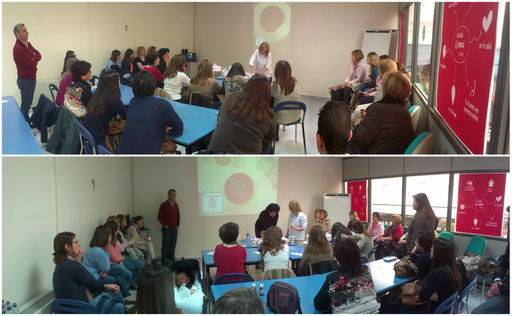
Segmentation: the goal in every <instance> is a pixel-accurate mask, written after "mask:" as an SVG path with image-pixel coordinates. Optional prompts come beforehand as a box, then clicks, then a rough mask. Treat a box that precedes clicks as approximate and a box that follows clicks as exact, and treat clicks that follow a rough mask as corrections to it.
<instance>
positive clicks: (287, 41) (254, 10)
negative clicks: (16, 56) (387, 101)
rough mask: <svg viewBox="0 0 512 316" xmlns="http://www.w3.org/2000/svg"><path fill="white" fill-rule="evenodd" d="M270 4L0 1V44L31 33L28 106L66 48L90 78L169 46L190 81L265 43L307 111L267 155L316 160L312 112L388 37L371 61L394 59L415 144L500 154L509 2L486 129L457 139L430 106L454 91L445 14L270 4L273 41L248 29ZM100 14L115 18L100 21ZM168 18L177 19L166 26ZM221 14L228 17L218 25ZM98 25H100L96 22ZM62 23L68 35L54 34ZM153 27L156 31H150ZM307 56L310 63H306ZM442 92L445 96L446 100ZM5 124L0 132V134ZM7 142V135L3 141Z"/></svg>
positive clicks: (388, 7) (504, 141)
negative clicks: (274, 14)
mask: <svg viewBox="0 0 512 316" xmlns="http://www.w3.org/2000/svg"><path fill="white" fill-rule="evenodd" d="M269 6H272V5H271V4H265V3H252V2H244V3H237V2H231V3H200V2H182V3H172V2H160V3H144V4H143V3H137V2H130V3H122V2H117V3H108V2H103V3H88V2H84V3H70V2H61V3H58V4H57V3H48V2H38V3H16V2H11V3H3V4H2V8H3V19H2V25H3V27H2V28H3V39H2V41H3V42H2V45H3V47H11V46H12V44H13V42H14V38H13V36H12V26H13V25H15V24H16V23H19V22H20V21H23V23H25V24H26V26H27V27H28V29H29V31H30V39H29V40H30V42H31V43H33V44H34V46H35V47H36V48H38V49H39V50H40V52H41V54H42V56H43V59H42V60H41V62H40V63H39V65H38V73H37V85H36V89H35V94H34V104H35V103H36V102H37V100H38V98H39V96H40V95H41V94H44V95H46V96H47V97H49V98H51V94H50V91H49V88H48V87H49V85H50V84H58V78H59V76H60V73H61V69H62V61H63V57H64V54H65V52H66V51H67V50H70V49H71V50H73V51H75V53H76V55H77V57H78V58H79V59H83V60H86V61H88V62H90V63H91V64H92V74H93V75H96V76H98V75H99V74H100V73H101V71H102V70H103V69H104V68H105V65H106V62H107V61H108V58H109V56H110V54H111V51H112V50H114V49H118V50H120V51H121V52H124V50H125V49H127V48H132V49H136V47H138V46H143V47H149V46H151V45H154V46H156V47H157V48H160V47H168V48H169V49H170V55H171V56H172V55H174V54H178V53H181V50H182V49H183V48H186V49H188V51H189V52H195V53H196V56H197V63H194V62H190V63H189V76H193V75H194V71H196V69H197V64H198V62H200V61H201V60H203V59H208V60H210V62H211V63H212V64H217V65H219V66H222V67H228V66H230V65H232V64H233V63H235V62H240V63H241V64H242V65H243V66H244V68H246V70H248V69H249V66H248V60H249V57H250V54H251V52H253V51H254V49H255V48H256V47H257V45H258V43H259V42H260V41H261V39H263V38H265V39H266V40H268V41H269V42H270V45H271V52H272V56H273V66H274V65H275V63H276V62H277V61H278V60H287V61H289V62H290V65H291V67H292V70H293V75H294V76H295V77H296V78H297V80H298V83H299V86H300V94H301V101H302V102H304V103H305V104H306V106H307V111H306V113H305V120H304V126H305V127H304V128H305V141H304V140H303V138H302V131H301V126H300V125H298V126H293V125H292V126H287V127H286V129H284V128H283V127H282V126H281V131H280V140H279V141H278V142H277V143H276V147H275V153H276V154H278V155H279V154H285V155H286V154H291V155H302V154H304V153H305V152H306V154H318V153H319V152H318V149H317V141H316V132H317V122H318V113H319V110H320V108H321V107H322V106H323V105H324V104H325V103H326V102H327V101H328V100H329V89H328V88H329V87H332V86H333V85H335V84H337V83H339V82H340V81H342V80H343V79H344V77H345V72H346V70H347V69H348V68H349V66H350V54H351V51H352V50H354V49H358V48H362V49H363V54H364V55H365V57H366V55H367V54H368V53H369V51H365V50H368V49H366V48H365V46H368V45H369V44H368V42H370V43H372V42H371V41H365V37H367V36H368V34H371V33H368V31H371V30H396V31H395V32H394V33H393V32H392V33H393V34H394V35H393V38H394V40H393V41H392V44H390V45H389V49H388V50H387V51H386V49H384V50H382V51H379V54H385V53H387V54H389V55H390V56H391V57H393V58H394V59H395V60H397V61H401V62H402V63H403V64H404V65H405V67H406V69H407V71H408V72H409V73H410V78H411V83H412V95H411V97H410V102H411V105H413V106H414V105H418V106H419V109H420V111H418V113H420V114H417V116H418V121H417V125H415V126H417V128H416V129H415V136H418V137H419V136H420V135H421V134H423V133H424V132H427V133H431V135H432V136H431V137H432V144H433V148H432V153H435V154H471V153H475V154H481V153H489V154H506V153H508V152H509V145H508V144H509V140H508V139H509V138H508V137H507V135H508V134H509V121H508V118H509V85H508V84H507V82H508V81H507V79H506V78H508V71H509V67H508V50H502V49H501V45H502V42H503V45H508V37H509V33H508V18H505V14H506V12H508V11H507V10H508V4H505V3H503V2H500V3H499V5H498V7H499V8H498V10H497V14H496V15H495V19H493V23H496V30H495V32H496V43H495V52H494V60H493V61H492V63H491V65H489V67H487V68H486V71H489V73H490V72H492V76H491V80H490V81H489V82H487V83H488V84H489V85H490V88H489V94H490V98H489V102H484V103H486V104H487V105H486V106H485V110H483V109H480V110H479V111H480V112H479V113H481V114H482V115H483V114H484V113H485V115H486V116H485V118H479V122H480V123H478V126H480V125H481V123H482V122H483V121H485V122H486V123H485V124H484V125H485V126H484V127H483V130H480V127H478V131H476V127H475V129H473V130H471V131H470V132H466V133H464V134H460V132H454V131H457V129H458V128H461V126H462V127H464V126H472V123H471V121H465V120H461V119H460V118H461V116H460V115H459V117H458V118H457V119H458V120H457V121H458V122H463V123H462V124H461V126H455V125H451V124H452V123H453V122H452V123H450V122H447V121H445V120H444V118H443V116H442V115H440V113H441V108H440V105H439V104H438V103H439V102H438V100H439V97H440V96H441V94H442V93H443V94H445V93H447V94H450V93H451V96H452V98H453V97H455V94H454V92H453V89H454V88H451V87H450V86H449V85H438V81H439V80H441V78H440V77H439V78H438V75H439V74H440V70H439V69H440V65H441V68H443V67H444V64H443V63H442V58H444V55H445V54H446V52H445V51H444V50H443V47H442V35H443V27H442V19H443V10H446V8H444V4H443V3H434V2H417V3H410V2H392V3H387V2H362V3H355V2H340V3H322V2H320V3H299V2H292V3H279V4H277V5H276V6H277V8H279V10H281V11H280V12H282V14H283V27H282V28H280V29H279V32H277V31H276V32H274V33H275V34H269V33H268V32H266V31H265V28H264V27H262V25H258V23H257V22H258V21H260V22H261V21H263V22H261V23H264V21H267V20H268V19H266V18H265V16H264V15H262V14H263V12H264V11H265V9H266V8H268V7H269ZM105 12H118V14H116V15H115V16H110V15H108V16H107V15H106V13H105ZM137 12H144V14H137ZM176 13H179V14H176ZM169 15H173V16H174V15H177V17H175V18H173V19H169V18H168V16H169ZM40 16H45V17H47V18H48V19H46V21H45V23H41V21H40ZM221 16H229V17H230V18H229V19H219V17H221ZM107 20H108V23H106V22H105V21H107ZM292 21H293V22H292ZM494 21H495V22H494ZM62 23H66V24H69V25H74V27H73V28H64V29H63V28H62V27H61V25H62ZM232 25H237V27H232ZM347 25H350V30H351V31H350V32H346V34H344V35H343V40H340V41H333V40H332V39H333V38H336V37H337V36H339V30H343V29H346V26H347ZM263 26H264V25H263ZM493 26H494V24H493ZM155 29H158V30H165V32H163V33H160V32H154V30H155ZM56 34H58V36H57V35H56ZM219 34H222V36H219ZM64 39H65V40H64ZM235 43H236V44H235ZM313 47H314V48H313ZM312 52H314V55H317V56H318V57H317V58H314V61H312V54H311V53H312ZM365 59H366V58H365ZM2 60H3V62H2V64H3V72H2V78H3V80H2V89H3V96H4V97H6V96H14V98H15V100H16V102H17V103H18V104H20V92H19V89H18V87H17V86H16V67H15V64H14V62H13V60H12V56H11V54H10V53H5V54H3V57H2ZM427 68H428V69H431V73H430V76H429V79H428V80H427V82H425V81H424V76H425V71H426V70H425V69H427ZM466 68H467V69H468V67H466ZM469 69H471V67H469ZM429 71H430V70H429ZM422 76H423V77H422ZM420 78H423V79H421V80H420ZM422 80H423V81H422ZM446 89H451V90H450V91H451V92H450V91H448V90H446ZM445 90H446V91H445ZM459 91H462V90H459V89H458V90H457V93H456V95H457V96H459V95H462V94H461V93H460V92H459ZM478 91H480V90H478ZM486 100H487V98H486ZM123 101H124V100H123ZM452 102H453V100H452ZM461 102H463V100H462V99H461ZM438 106H439V108H438ZM5 119H6V118H5V117H4V120H5ZM4 123H5V122H4ZM8 123H10V122H8ZM202 123H203V122H197V121H196V122H194V123H193V125H194V127H192V125H186V126H185V131H187V133H188V131H190V129H196V128H197V126H198V125H199V126H200V125H201V124H202ZM415 124H416V123H415ZM203 125H204V124H203ZM6 126H7V124H4V128H6ZM10 126H11V125H10ZM12 126H14V124H13V125H12ZM187 129H188V130H187ZM296 129H297V130H296ZM32 131H33V132H34V133H35V140H34V139H32V138H33V137H32V136H31V134H30V133H28V132H27V131H23V133H24V135H25V136H24V137H26V140H28V139H29V138H30V141H31V142H33V144H32V145H34V146H35V147H37V149H38V152H39V153H45V154H48V152H47V151H46V150H45V145H44V144H42V143H41V140H40V132H39V131H37V130H36V129H33V130H32ZM50 133H51V130H50ZM205 133H206V132H205ZM473 133H476V134H477V135H478V139H479V143H478V144H477V145H475V146H473V145H472V144H470V142H472V141H473V140H474V139H475V138H476V137H473V136H472V135H473ZM14 134H15V133H13V132H12V133H11V134H10V135H11V136H13V135H14ZM206 134H207V133H206ZM206 134H205V135H206ZM5 135H6V136H5V141H4V142H5V143H9V138H8V137H10V136H9V134H8V133H5ZM483 135H485V137H484V136H483ZM203 136H204V135H203ZM21 139H22V140H23V139H25V138H21ZM17 140H19V139H16V140H13V142H14V145H13V146H15V147H16V146H18V143H19V142H18V141H17ZM175 141H176V140H175ZM196 141H197V139H196ZM176 143H177V145H178V151H180V152H181V153H182V154H185V153H189V150H187V149H190V148H186V147H187V146H184V145H183V144H182V142H180V140H179V139H178V140H177V141H176ZM16 148H17V147H16ZM39 148H41V149H39ZM195 148H196V149H197V147H195ZM17 150H19V149H16V150H14V152H6V150H5V149H4V153H9V154H23V153H24V152H23V151H17Z"/></svg>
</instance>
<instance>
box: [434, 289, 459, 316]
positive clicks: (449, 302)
mask: <svg viewBox="0 0 512 316" xmlns="http://www.w3.org/2000/svg"><path fill="white" fill-rule="evenodd" d="M458 294H459V293H457V292H455V294H453V295H452V296H450V297H449V298H447V299H445V300H444V302H442V303H441V304H440V305H439V306H438V307H437V308H436V310H435V311H434V314H443V313H444V312H446V311H450V314H451V311H452V309H453V306H454V305H455V303H456V302H457V295H458Z"/></svg>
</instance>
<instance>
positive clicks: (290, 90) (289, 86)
mask: <svg viewBox="0 0 512 316" xmlns="http://www.w3.org/2000/svg"><path fill="white" fill-rule="evenodd" d="M274 79H275V80H274V82H273V83H272V97H274V105H276V104H278V103H280V102H283V101H300V92H299V84H298V83H297V79H296V78H295V77H293V76H292V67H291V66H290V63H288V62H287V61H286V60H280V61H278V62H277V64H276V68H275V69H274ZM300 113H301V111H300V110H293V111H282V112H279V113H277V118H276V120H277V122H278V123H281V124H288V123H293V122H295V121H297V120H299V119H300Z"/></svg>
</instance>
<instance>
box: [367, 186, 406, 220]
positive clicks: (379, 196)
mask: <svg viewBox="0 0 512 316" xmlns="http://www.w3.org/2000/svg"><path fill="white" fill-rule="evenodd" d="M371 185H372V187H371V188H372V189H371V191H372V193H371V203H372V205H371V211H372V213H373V212H379V213H380V215H381V218H382V221H383V222H384V223H385V224H391V216H392V215H393V214H401V213H402V178H401V177H398V178H385V179H374V180H371Z"/></svg>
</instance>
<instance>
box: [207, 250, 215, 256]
mask: <svg viewBox="0 0 512 316" xmlns="http://www.w3.org/2000/svg"><path fill="white" fill-rule="evenodd" d="M214 252H215V251H210V252H207V253H206V254H207V255H212V256H213V253H214Z"/></svg>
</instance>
